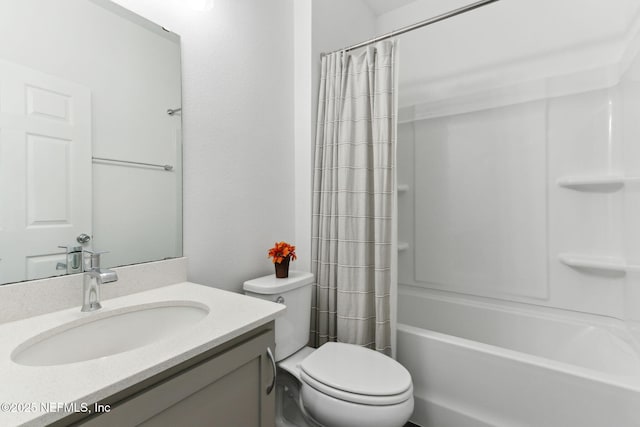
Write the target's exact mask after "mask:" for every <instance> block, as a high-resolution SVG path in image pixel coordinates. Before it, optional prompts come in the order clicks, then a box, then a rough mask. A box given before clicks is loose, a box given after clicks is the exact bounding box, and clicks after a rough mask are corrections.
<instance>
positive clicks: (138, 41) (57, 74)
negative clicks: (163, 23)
mask: <svg viewBox="0 0 640 427" xmlns="http://www.w3.org/2000/svg"><path fill="white" fill-rule="evenodd" d="M0 38H1V39H2V40H3V42H2V43H0V283H11V282H18V281H23V280H31V279H38V278H44V277H51V276H57V275H62V274H69V273H74V272H78V271H79V270H78V268H81V267H80V266H79V265H78V260H79V258H78V257H77V256H76V255H75V254H74V253H73V252H75V251H78V250H79V248H82V247H84V248H93V249H95V250H101V251H102V250H105V251H109V253H108V254H105V255H104V256H103V260H102V264H103V266H104V267H113V266H120V265H127V264H134V263H140V262H147V261H153V260H160V259H165V258H171V257H177V256H181V255H182V165H181V163H182V158H181V110H180V105H181V86H180V81H181V75H180V38H179V36H177V35H176V34H174V33H171V32H169V31H167V30H165V29H163V28H162V27H160V26H158V25H156V24H154V23H152V22H150V21H148V20H146V19H144V18H142V17H140V16H138V15H135V14H133V13H132V12H129V11H127V10H125V9H123V8H122V7H120V6H118V5H116V4H114V3H111V2H109V1H107V0H64V1H63V0H55V1H42V0H20V1H15V0H0ZM66 248H68V249H66ZM67 252H71V253H70V254H67Z"/></svg>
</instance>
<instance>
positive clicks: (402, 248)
mask: <svg viewBox="0 0 640 427" xmlns="http://www.w3.org/2000/svg"><path fill="white" fill-rule="evenodd" d="M406 250H409V244H408V243H407V242H398V252H402V251H406Z"/></svg>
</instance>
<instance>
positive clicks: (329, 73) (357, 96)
mask: <svg viewBox="0 0 640 427" xmlns="http://www.w3.org/2000/svg"><path fill="white" fill-rule="evenodd" d="M395 58H396V44H395V42H391V41H385V42H380V43H377V44H376V45H373V46H368V47H366V48H364V49H361V50H358V51H355V52H338V53H333V54H329V55H326V56H324V57H323V58H322V75H321V81H320V93H319V96H318V121H317V125H316V142H315V169H314V179H313V222H312V227H313V235H312V271H313V273H314V274H315V277H316V285H315V288H314V292H313V301H312V316H311V317H312V319H311V337H310V343H311V345H313V346H316V347H317V346H320V345H322V344H324V343H325V342H327V341H339V342H346V343H351V344H358V345H361V346H365V347H368V348H373V349H375V350H378V351H380V352H383V353H385V354H391V352H392V351H391V350H392V349H391V345H392V344H391V312H392V311H391V280H392V276H391V274H392V272H391V267H392V260H393V259H394V258H393V257H392V254H393V253H392V250H393V249H394V248H395V245H393V244H392V243H393V216H394V213H393V212H394V208H395V203H394V197H395V188H394V187H395V152H396V120H397V117H396V110H397V107H396V93H397V91H396V88H395V86H396V64H395V62H396V61H395Z"/></svg>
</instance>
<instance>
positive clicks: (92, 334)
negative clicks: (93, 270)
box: [11, 301, 209, 366]
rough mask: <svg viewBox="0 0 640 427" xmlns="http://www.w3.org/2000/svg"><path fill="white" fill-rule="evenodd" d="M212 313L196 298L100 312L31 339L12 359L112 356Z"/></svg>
mask: <svg viewBox="0 0 640 427" xmlns="http://www.w3.org/2000/svg"><path fill="white" fill-rule="evenodd" d="M208 313H209V308H208V307H207V306H206V305H204V304H200V303H197V302H193V301H169V302H160V303H155V304H144V305H137V306H131V307H126V308H122V309H119V310H114V311H112V312H96V313H92V314H89V315H88V316H87V317H86V318H83V319H79V320H77V321H73V322H70V323H67V324H65V325H62V326H60V327H57V328H54V329H51V330H49V331H47V332H43V333H41V334H39V335H36V336H35V337H33V338H30V339H28V340H27V341H25V342H23V343H22V344H20V345H19V346H18V347H16V349H15V350H14V351H13V352H12V353H11V360H13V361H14V362H15V363H18V364H20V365H27V366H52V365H65V364H68V363H75V362H82V361H86V360H92V359H97V358H100V357H105V356H111V355H114V354H118V353H123V352H125V351H129V350H133V349H136V348H139V347H143V346H145V345H148V344H151V343H154V342H156V341H159V340H162V339H165V338H167V337H170V336H171V335H175V334H178V333H180V332H184V331H186V330H187V329H188V328H189V326H191V325H193V324H195V323H196V322H198V321H200V320H202V319H204V318H205V317H206V316H207V314H208Z"/></svg>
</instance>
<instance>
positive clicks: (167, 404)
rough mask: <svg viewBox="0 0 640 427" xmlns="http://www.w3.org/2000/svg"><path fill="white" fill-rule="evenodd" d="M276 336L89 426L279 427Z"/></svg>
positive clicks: (192, 370) (201, 367) (166, 384)
mask: <svg viewBox="0 0 640 427" xmlns="http://www.w3.org/2000/svg"><path fill="white" fill-rule="evenodd" d="M273 346H274V335H273V330H270V331H268V332H265V333H263V334H261V335H258V336H257V337H255V338H252V339H251V340H249V341H247V342H245V343H242V344H240V345H238V346H236V347H233V348H231V349H230V350H228V351H226V352H224V353H222V354H220V355H217V356H215V357H213V358H212V359H209V360H207V361H205V362H202V363H200V364H199V365H196V366H194V367H192V368H189V369H188V370H186V371H184V372H181V373H179V374H177V375H175V376H173V377H171V378H168V379H166V380H164V381H163V382H161V383H160V384H157V385H155V386H152V387H150V388H149V389H146V390H143V391H142V392H140V393H138V394H136V395H134V396H132V397H131V398H129V399H126V400H125V401H124V402H122V403H120V404H117V405H114V407H113V408H112V409H111V412H108V413H105V414H102V415H100V416H97V417H95V418H92V419H91V420H88V421H87V422H84V423H81V425H84V426H92V427H93V426H114V425H117V426H146V427H174V426H181V427H187V426H208V427H216V426H220V427H235V426H237V427H253V426H255V427H274V426H275V390H274V391H272V392H271V393H270V394H267V392H266V390H267V386H268V385H269V384H271V381H272V379H273V375H274V373H273V368H272V363H271V361H270V359H269V357H268V355H267V348H268V347H270V348H273Z"/></svg>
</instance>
